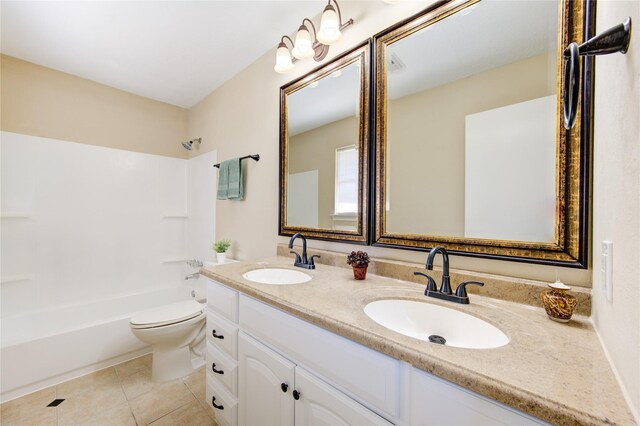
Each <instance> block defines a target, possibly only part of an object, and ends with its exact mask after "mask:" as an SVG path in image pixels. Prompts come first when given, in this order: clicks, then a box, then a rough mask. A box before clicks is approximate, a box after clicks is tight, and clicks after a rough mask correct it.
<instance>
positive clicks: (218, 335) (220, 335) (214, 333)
mask: <svg viewBox="0 0 640 426" xmlns="http://www.w3.org/2000/svg"><path fill="white" fill-rule="evenodd" d="M211 334H212V335H213V337H215V338H216V339H224V336H223V335H222V334H216V331H215V330H213V331H212V332H211Z"/></svg>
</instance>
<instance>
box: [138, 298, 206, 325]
mask: <svg viewBox="0 0 640 426" xmlns="http://www.w3.org/2000/svg"><path fill="white" fill-rule="evenodd" d="M203 311H204V305H202V304H200V303H198V302H196V301H195V300H185V301H182V302H177V303H171V304H169V305H163V306H158V307H157V308H153V309H148V310H146V311H140V312H136V313H135V314H133V316H132V317H131V321H130V323H131V325H133V326H144V327H158V326H161V325H169V324H175V323H178V322H182V321H186V320H188V319H191V318H194V317H196V316H198V315H200V314H201V313H202V312H203Z"/></svg>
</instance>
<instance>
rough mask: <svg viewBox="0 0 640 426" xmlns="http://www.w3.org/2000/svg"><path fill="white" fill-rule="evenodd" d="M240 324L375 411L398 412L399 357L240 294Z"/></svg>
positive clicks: (381, 412) (245, 329) (398, 414)
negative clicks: (397, 358)
mask: <svg viewBox="0 0 640 426" xmlns="http://www.w3.org/2000/svg"><path fill="white" fill-rule="evenodd" d="M240 326H241V327H242V329H243V330H244V331H246V332H247V333H250V334H252V335H254V336H256V337H258V338H259V339H261V340H262V341H264V342H267V343H268V344H271V345H273V346H274V347H275V348H277V349H278V350H280V351H282V353H285V354H287V356H288V357H290V358H291V359H292V360H293V361H294V362H296V363H297V364H298V365H304V366H306V367H308V368H309V369H311V370H313V371H314V372H316V373H317V374H318V375H320V376H322V377H325V378H326V379H328V380H329V381H331V382H332V383H333V384H335V386H336V387H337V388H339V389H340V390H343V391H344V392H345V393H347V394H349V395H351V396H352V397H353V398H354V399H356V400H358V401H360V402H361V403H362V404H363V405H365V406H369V407H371V408H372V409H373V410H374V411H379V412H380V413H379V414H386V415H388V416H391V417H394V418H398V417H399V416H400V393H401V389H400V362H399V361H398V360H396V359H393V358H391V357H389V356H387V355H384V354H381V353H380V352H376V351H374V350H372V349H369V348H367V347H365V346H362V345H360V344H358V343H355V342H353V341H351V340H348V339H345V338H344V337H341V336H338V335H337V334H334V333H331V332H329V331H327V330H325V329H323V328H321V327H318V326H316V325H313V324H310V323H308V322H306V321H303V320H301V319H299V318H296V317H294V316H293V315H290V314H287V313H285V312H282V311H280V310H278V309H276V308H273V307H271V306H269V305H267V304H265V303H262V302H259V301H257V300H255V299H252V298H250V297H248V296H245V295H243V294H241V295H240Z"/></svg>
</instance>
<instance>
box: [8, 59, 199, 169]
mask: <svg viewBox="0 0 640 426" xmlns="http://www.w3.org/2000/svg"><path fill="white" fill-rule="evenodd" d="M0 67H1V72H0V86H1V87H2V98H1V101H0V102H1V105H2V117H1V119H0V120H1V121H0V128H1V129H2V130H3V131H7V132H15V133H22V134H27V135H33V136H43V137H48V138H52V139H60V140H65V141H72V142H78V143H83V144H89V145H99V146H105V147H109V148H118V149H125V150H128V151H136V152H144V153H148V154H158V155H165V156H169V157H176V158H187V151H186V150H185V149H184V148H182V147H181V145H180V142H182V141H184V140H187V139H189V136H190V135H188V134H187V115H188V110H186V109H184V108H180V107H177V106H173V105H169V104H166V103H163V102H158V101H154V100H151V99H148V98H143V97H142V96H137V95H134V94H131V93H128V92H125V91H123V90H118V89H114V88H113V87H109V86H105V85H103V84H99V83H95V82H93V81H90V80H85V79H83V78H80V77H76V76H73V75H71V74H66V73H63V72H60V71H56V70H53V69H50V68H45V67H42V66H39V65H36V64H32V63H30V62H26V61H22V60H20V59H16V58H13V57H11V56H6V55H1V56H0Z"/></svg>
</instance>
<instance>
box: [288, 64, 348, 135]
mask: <svg viewBox="0 0 640 426" xmlns="http://www.w3.org/2000/svg"><path fill="white" fill-rule="evenodd" d="M340 71H341V73H340V75H338V76H335V74H333V73H332V74H329V75H328V76H326V77H324V78H322V79H320V80H319V81H318V85H317V86H316V87H311V86H307V87H304V88H302V89H300V90H298V91H297V92H294V93H292V94H290V95H289V96H288V97H287V103H288V106H287V111H288V113H289V116H288V117H287V124H288V125H289V129H288V130H289V135H290V136H295V135H297V134H300V133H304V132H306V131H309V130H311V129H315V128H317V127H320V126H324V125H325V124H327V123H333V122H334V121H338V120H342V119H343V118H347V117H351V116H354V115H355V116H357V115H358V112H359V111H358V109H359V102H360V62H354V63H352V64H350V65H347V66H346V67H343V68H341V69H340Z"/></svg>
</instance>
